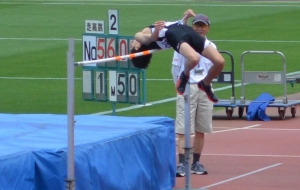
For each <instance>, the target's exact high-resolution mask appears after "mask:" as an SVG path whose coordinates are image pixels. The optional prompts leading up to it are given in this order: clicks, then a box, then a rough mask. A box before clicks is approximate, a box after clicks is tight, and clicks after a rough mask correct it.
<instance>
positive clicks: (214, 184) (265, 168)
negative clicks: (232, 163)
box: [199, 163, 282, 190]
mask: <svg viewBox="0 0 300 190" xmlns="http://www.w3.org/2000/svg"><path fill="white" fill-rule="evenodd" d="M281 164H282V163H277V164H273V165H271V166H267V167H264V168H261V169H258V170H255V171H252V172H249V173H245V174H242V175H239V176H236V177H233V178H229V179H227V180H224V181H220V182H217V183H213V184H211V185H207V186H205V187H201V188H200V189H203V188H209V187H214V186H217V185H221V184H223V183H227V182H230V181H233V180H236V179H239V178H243V177H246V176H249V175H252V174H255V173H258V172H262V171H264V170H267V169H271V168H274V167H277V166H280V165H281ZM200 189H199V190H200Z"/></svg>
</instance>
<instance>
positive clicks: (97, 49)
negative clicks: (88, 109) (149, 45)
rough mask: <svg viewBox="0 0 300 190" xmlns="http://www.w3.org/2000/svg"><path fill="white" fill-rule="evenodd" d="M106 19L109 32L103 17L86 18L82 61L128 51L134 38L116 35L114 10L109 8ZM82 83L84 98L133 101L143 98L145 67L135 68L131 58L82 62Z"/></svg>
mask: <svg viewBox="0 0 300 190" xmlns="http://www.w3.org/2000/svg"><path fill="white" fill-rule="evenodd" d="M108 23H109V26H108V34H105V23H104V21H97V20H86V21H85V33H84V34H83V35H82V49H83V61H91V60H97V59H105V58H111V57H116V56H119V55H120V56H121V55H127V54H129V49H130V44H131V42H132V41H133V39H134V38H133V37H132V36H120V35H118V34H119V24H118V23H119V22H118V11H117V10H108ZM82 84H83V85H82V86H83V90H82V96H83V99H84V100H89V101H111V102H124V103H135V104H140V103H142V104H145V102H146V71H145V70H144V69H138V68H135V67H134V66H133V65H132V63H131V61H130V59H123V60H120V61H114V62H105V63H96V64H88V65H85V66H83V67H82Z"/></svg>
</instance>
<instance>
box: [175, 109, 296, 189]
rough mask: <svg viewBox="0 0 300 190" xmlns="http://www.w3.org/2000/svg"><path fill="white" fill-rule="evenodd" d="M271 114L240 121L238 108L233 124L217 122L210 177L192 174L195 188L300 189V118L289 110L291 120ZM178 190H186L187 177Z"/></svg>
mask: <svg viewBox="0 0 300 190" xmlns="http://www.w3.org/2000/svg"><path fill="white" fill-rule="evenodd" d="M297 111H298V112H299V106H298V110H297ZM224 112H225V111H224ZM267 114H268V115H269V116H271V121H268V122H263V121H247V120H246V118H245V117H244V118H237V110H235V116H234V117H235V118H234V119H233V120H228V119H226V116H225V113H224V114H223V117H219V118H214V120H213V127H214V133H213V134H208V135H206V136H205V138H206V139H205V146H204V150H203V154H202V156H201V163H202V164H203V165H204V166H205V168H206V169H207V171H208V175H196V174H191V188H190V189H193V190H194V189H199V190H200V189H209V190H274V189H278V190H279V189H282V190H287V189H288V190H299V189H300V180H299V178H300V138H299V136H300V116H298V115H297V113H296V117H295V118H292V117H291V114H290V112H289V109H288V110H287V112H286V119H285V120H280V119H279V116H278V113H277V109H272V108H268V109H267ZM175 189H185V177H182V178H178V177H177V178H176V186H175V187H174V190H175Z"/></svg>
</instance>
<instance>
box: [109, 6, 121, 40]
mask: <svg viewBox="0 0 300 190" xmlns="http://www.w3.org/2000/svg"><path fill="white" fill-rule="evenodd" d="M108 34H115V35H118V34H119V16H118V10H108Z"/></svg>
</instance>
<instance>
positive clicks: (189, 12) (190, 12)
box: [183, 9, 196, 18]
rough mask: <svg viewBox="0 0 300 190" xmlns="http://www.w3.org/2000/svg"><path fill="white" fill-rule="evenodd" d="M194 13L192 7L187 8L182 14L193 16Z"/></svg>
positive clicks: (188, 16)
mask: <svg viewBox="0 0 300 190" xmlns="http://www.w3.org/2000/svg"><path fill="white" fill-rule="evenodd" d="M195 15H196V14H195V13H194V11H193V10H192V9H188V10H186V11H185V12H184V14H183V16H186V17H187V18H190V17H194V16H195Z"/></svg>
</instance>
